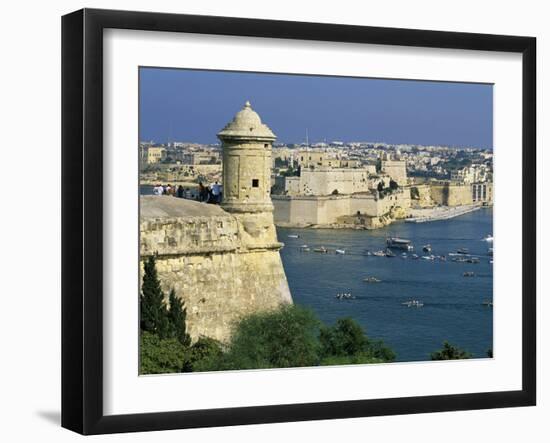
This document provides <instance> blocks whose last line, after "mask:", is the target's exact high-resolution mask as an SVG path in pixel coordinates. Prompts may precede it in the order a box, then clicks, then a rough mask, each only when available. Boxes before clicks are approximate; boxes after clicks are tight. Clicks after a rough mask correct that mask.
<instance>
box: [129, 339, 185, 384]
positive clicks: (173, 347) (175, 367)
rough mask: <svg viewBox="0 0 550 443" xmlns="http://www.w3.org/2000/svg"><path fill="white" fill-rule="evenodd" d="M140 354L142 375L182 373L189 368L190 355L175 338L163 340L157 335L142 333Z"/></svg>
mask: <svg viewBox="0 0 550 443" xmlns="http://www.w3.org/2000/svg"><path fill="white" fill-rule="evenodd" d="M139 353H140V360H139V373H140V374H166V373H170V372H182V371H183V370H184V369H185V368H186V367H188V366H189V363H188V361H189V358H190V356H189V353H188V352H187V351H186V349H185V348H184V347H183V346H182V345H181V343H180V342H179V341H178V340H177V339H175V338H167V339H161V338H160V337H159V336H158V335H156V334H152V333H150V332H148V331H142V332H141V334H140V343H139Z"/></svg>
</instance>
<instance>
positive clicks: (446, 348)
mask: <svg viewBox="0 0 550 443" xmlns="http://www.w3.org/2000/svg"><path fill="white" fill-rule="evenodd" d="M430 357H431V359H432V360H462V359H468V358H471V357H472V354H470V353H469V352H466V351H464V350H463V349H460V348H457V347H456V346H453V345H451V344H450V343H449V342H448V341H444V342H443V348H442V349H440V350H439V351H436V352H433V353H432V354H431V356H430Z"/></svg>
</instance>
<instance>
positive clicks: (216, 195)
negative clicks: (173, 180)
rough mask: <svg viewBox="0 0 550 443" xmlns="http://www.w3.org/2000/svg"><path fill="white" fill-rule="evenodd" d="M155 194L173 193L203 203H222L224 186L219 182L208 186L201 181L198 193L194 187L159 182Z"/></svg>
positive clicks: (154, 189) (174, 195) (172, 194)
mask: <svg viewBox="0 0 550 443" xmlns="http://www.w3.org/2000/svg"><path fill="white" fill-rule="evenodd" d="M153 195H171V196H173V197H178V198H186V199H188V200H197V201H200V202H203V203H212V204H220V203H221V201H222V186H221V185H220V184H219V183H218V182H215V183H213V184H211V185H206V186H205V185H203V183H202V182H199V189H198V193H197V191H195V190H194V189H190V188H184V187H183V186H182V185H179V186H177V187H176V186H172V185H171V184H167V185H161V184H160V183H159V184H157V185H156V186H155V187H154V188H153Z"/></svg>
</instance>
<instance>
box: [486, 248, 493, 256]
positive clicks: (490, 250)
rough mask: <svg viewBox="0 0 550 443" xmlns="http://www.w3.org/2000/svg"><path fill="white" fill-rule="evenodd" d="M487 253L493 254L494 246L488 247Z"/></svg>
mask: <svg viewBox="0 0 550 443" xmlns="http://www.w3.org/2000/svg"><path fill="white" fill-rule="evenodd" d="M487 255H490V256H491V257H492V256H493V248H489V249H487Z"/></svg>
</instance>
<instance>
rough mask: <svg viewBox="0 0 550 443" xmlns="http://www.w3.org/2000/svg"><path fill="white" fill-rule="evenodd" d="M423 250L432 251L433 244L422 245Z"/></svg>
mask: <svg viewBox="0 0 550 443" xmlns="http://www.w3.org/2000/svg"><path fill="white" fill-rule="evenodd" d="M422 250H423V251H424V252H432V245H424V246H422Z"/></svg>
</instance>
